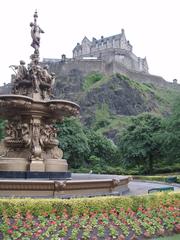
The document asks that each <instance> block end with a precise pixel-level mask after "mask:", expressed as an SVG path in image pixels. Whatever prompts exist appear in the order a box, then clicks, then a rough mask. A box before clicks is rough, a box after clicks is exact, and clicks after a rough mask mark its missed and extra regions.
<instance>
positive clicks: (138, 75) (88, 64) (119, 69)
mask: <svg viewBox="0 0 180 240" xmlns="http://www.w3.org/2000/svg"><path fill="white" fill-rule="evenodd" d="M116 60H117V61H116ZM48 64H49V65H50V69H51V71H52V72H56V73H59V75H68V74H69V73H70V72H71V71H72V70H74V69H78V70H79V71H81V73H82V74H83V75H87V74H88V73H90V72H101V73H103V74H106V75H112V74H115V73H120V74H124V75H126V76H127V77H129V78H130V79H132V80H135V81H137V82H140V83H152V84H154V85H155V86H158V87H163V88H169V87H170V88H171V87H180V86H179V85H178V84H173V83H171V82H167V81H166V80H164V79H163V78H162V77H160V76H156V75H151V74H148V73H144V72H138V71H134V70H129V69H128V68H127V67H126V66H125V65H123V64H122V63H120V62H119V61H118V59H114V58H113V57H112V61H109V62H106V61H102V60H100V59H91V60H88V59H81V60H77V59H74V60H73V59H68V60H67V61H66V62H62V61H60V62H49V63H48ZM129 64H131V63H129Z"/></svg>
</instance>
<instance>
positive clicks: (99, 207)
mask: <svg viewBox="0 0 180 240" xmlns="http://www.w3.org/2000/svg"><path fill="white" fill-rule="evenodd" d="M177 201H178V202H179V201H180V193H175V192H169V193H158V194H150V195H147V196H132V197H125V196H123V197H95V198H79V199H78V198H77V199H69V200H64V199H0V216H2V214H3V212H6V214H7V215H8V216H11V217H13V216H14V215H15V214H17V213H19V212H20V213H21V214H24V215H25V214H26V212H27V211H29V212H32V213H33V214H34V215H35V216H38V215H40V214H42V213H47V214H51V213H52V212H53V211H54V210H55V211H56V213H57V214H59V215H62V213H63V211H64V209H66V210H67V212H68V214H70V215H82V214H83V213H84V212H86V213H90V212H91V211H97V212H102V211H103V210H104V209H106V210H107V211H109V210H110V209H113V208H115V209H116V210H120V208H124V209H126V210H127V209H128V208H129V207H131V209H132V210H133V211H137V210H138V208H139V207H144V208H148V207H151V208H152V207H153V208H156V207H158V206H159V205H160V204H161V203H163V204H166V205H167V206H171V205H172V204H173V205H174V204H175V203H177Z"/></svg>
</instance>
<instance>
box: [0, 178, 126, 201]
mask: <svg viewBox="0 0 180 240" xmlns="http://www.w3.org/2000/svg"><path fill="white" fill-rule="evenodd" d="M129 181H130V179H129V178H128V177H122V178H121V179H96V180H66V181H58V180H56V181H55V180H0V197H50V198H53V197H59V198H71V197H92V196H105V195H122V194H124V193H126V192H127V191H128V183H129Z"/></svg>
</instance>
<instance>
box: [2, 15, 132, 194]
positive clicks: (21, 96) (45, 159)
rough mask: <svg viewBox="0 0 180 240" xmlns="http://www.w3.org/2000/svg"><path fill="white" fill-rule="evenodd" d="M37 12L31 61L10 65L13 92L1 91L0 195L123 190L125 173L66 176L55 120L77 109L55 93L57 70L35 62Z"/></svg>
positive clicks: (37, 29)
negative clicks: (119, 174) (92, 176)
mask: <svg viewBox="0 0 180 240" xmlns="http://www.w3.org/2000/svg"><path fill="white" fill-rule="evenodd" d="M37 18H38V15H37V12H35V14H34V22H33V23H30V27H31V37H32V44H31V46H32V47H33V48H34V53H33V54H32V55H31V56H30V59H31V62H30V63H29V64H28V66H27V67H26V66H25V62H24V61H22V60H21V61H20V64H19V65H18V66H17V65H11V66H10V67H11V68H12V69H13V71H14V72H15V73H16V74H15V76H14V78H13V81H12V85H13V86H12V92H11V94H9V95H0V118H4V119H5V120H6V125H5V138H4V140H3V141H2V142H1V143H0V196H2V197H6V196H7V197H12V196H13V197H14V196H18V197H19V196H22V197H27V196H29V197H32V196H35V197H72V196H82V195H83V196H85V195H86V196H94V195H107V194H112V193H116V194H122V193H123V192H125V191H127V190H128V187H127V186H128V182H129V179H128V178H127V177H118V178H116V179H113V178H110V179H100V178H99V176H98V177H94V178H93V179H92V178H89V177H86V178H85V179H83V180H82V176H81V180H80V179H70V178H71V173H70V172H68V164H67V161H66V160H65V159H62V157H63V152H62V150H61V149H60V148H59V142H58V139H57V129H56V127H55V123H56V122H57V121H63V118H64V117H69V116H76V115H78V114H79V106H78V105H77V104H75V103H73V102H70V101H65V100H58V99H53V95H52V88H53V84H54V81H55V74H54V73H49V71H48V66H43V65H42V64H41V63H40V62H39V47H40V35H41V33H44V31H43V30H42V29H41V28H40V27H39V26H38V25H37Z"/></svg>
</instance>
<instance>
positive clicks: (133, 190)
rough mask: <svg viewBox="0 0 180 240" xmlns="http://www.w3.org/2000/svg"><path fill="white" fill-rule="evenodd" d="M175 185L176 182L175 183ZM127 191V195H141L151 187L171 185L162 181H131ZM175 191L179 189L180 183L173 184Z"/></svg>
mask: <svg viewBox="0 0 180 240" xmlns="http://www.w3.org/2000/svg"><path fill="white" fill-rule="evenodd" d="M176 185H177V184H176ZM128 186H129V193H128V195H141V194H146V193H148V190H149V189H151V188H159V187H160V188H161V187H170V186H172V185H169V184H168V185H167V184H163V183H155V182H143V181H135V180H134V181H131V182H130V183H129V184H128ZM174 190H175V191H180V184H179V187H178V186H176V187H175V186H174Z"/></svg>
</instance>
